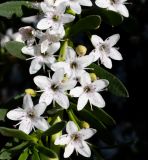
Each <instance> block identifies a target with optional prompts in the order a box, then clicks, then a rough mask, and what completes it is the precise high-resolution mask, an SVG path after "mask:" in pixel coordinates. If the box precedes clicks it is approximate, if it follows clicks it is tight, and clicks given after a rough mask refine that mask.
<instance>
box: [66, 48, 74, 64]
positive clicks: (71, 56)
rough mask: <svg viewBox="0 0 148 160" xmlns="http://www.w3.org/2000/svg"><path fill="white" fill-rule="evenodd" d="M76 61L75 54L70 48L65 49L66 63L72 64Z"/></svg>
mask: <svg viewBox="0 0 148 160" xmlns="http://www.w3.org/2000/svg"><path fill="white" fill-rule="evenodd" d="M75 59H76V52H75V51H74V49H73V48H72V47H67V50H66V61H67V62H72V61H74V60H75Z"/></svg>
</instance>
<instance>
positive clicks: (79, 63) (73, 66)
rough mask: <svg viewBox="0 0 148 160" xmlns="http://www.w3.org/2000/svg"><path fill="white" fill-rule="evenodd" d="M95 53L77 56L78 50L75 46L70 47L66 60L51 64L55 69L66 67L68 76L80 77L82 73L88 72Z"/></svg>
mask: <svg viewBox="0 0 148 160" xmlns="http://www.w3.org/2000/svg"><path fill="white" fill-rule="evenodd" d="M93 59H94V56H93V55H86V56H82V57H77V54H76V52H75V51H74V50H73V48H71V47H68V48H67V53H66V60H65V62H57V63H54V64H53V65H52V66H51V69H52V70H53V71H55V70H57V69H59V68H64V70H65V73H66V74H67V76H68V77H70V78H73V79H79V77H80V76H81V75H82V73H84V72H86V71H85V69H87V68H86V67H87V66H89V65H90V64H91V63H92V62H93Z"/></svg>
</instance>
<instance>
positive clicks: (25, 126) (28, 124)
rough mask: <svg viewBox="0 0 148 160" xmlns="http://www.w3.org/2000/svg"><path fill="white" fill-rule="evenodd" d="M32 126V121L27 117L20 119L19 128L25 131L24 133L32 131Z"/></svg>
mask: <svg viewBox="0 0 148 160" xmlns="http://www.w3.org/2000/svg"><path fill="white" fill-rule="evenodd" d="M32 128H33V125H32V121H31V120H30V119H29V118H26V119H24V120H22V121H21V124H20V126H19V130H21V131H23V132H25V133H26V134H29V133H30V132H31V131H32Z"/></svg>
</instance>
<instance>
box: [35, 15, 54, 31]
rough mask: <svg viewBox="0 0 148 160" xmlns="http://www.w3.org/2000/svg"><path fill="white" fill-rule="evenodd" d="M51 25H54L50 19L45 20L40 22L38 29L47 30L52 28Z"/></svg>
mask: <svg viewBox="0 0 148 160" xmlns="http://www.w3.org/2000/svg"><path fill="white" fill-rule="evenodd" d="M51 25H52V21H50V20H49V19H48V18H43V19H41V20H40V21H39V22H38V24H37V28H38V29H40V30H45V29H48V28H49V27H51Z"/></svg>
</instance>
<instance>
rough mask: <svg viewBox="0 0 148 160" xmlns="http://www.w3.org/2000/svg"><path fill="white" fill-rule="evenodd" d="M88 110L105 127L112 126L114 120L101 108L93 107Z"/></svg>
mask: <svg viewBox="0 0 148 160" xmlns="http://www.w3.org/2000/svg"><path fill="white" fill-rule="evenodd" d="M86 109H87V108H86ZM87 110H88V109H87ZM90 112H91V113H92V114H93V115H95V116H96V118H97V119H98V120H100V121H101V122H102V123H103V124H104V125H105V126H107V127H112V126H114V125H115V124H116V122H115V120H114V119H113V118H112V117H111V116H110V115H109V114H108V113H106V112H105V111H104V110H103V109H101V108H98V107H94V108H93V110H91V111H90Z"/></svg>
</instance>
